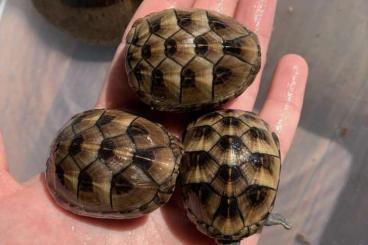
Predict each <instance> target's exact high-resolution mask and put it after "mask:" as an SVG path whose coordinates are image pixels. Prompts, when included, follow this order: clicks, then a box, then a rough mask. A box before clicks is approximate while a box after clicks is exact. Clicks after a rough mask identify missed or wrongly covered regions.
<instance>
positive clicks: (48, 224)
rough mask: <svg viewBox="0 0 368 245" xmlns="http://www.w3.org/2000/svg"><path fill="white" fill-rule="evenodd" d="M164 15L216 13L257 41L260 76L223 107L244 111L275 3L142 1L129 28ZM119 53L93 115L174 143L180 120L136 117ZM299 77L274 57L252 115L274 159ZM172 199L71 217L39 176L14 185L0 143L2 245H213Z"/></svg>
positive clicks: (296, 102)
mask: <svg viewBox="0 0 368 245" xmlns="http://www.w3.org/2000/svg"><path fill="white" fill-rule="evenodd" d="M170 7H176V8H191V7H195V8H204V9H210V10H215V11H218V12H222V13H223V14H226V15H229V16H233V17H234V18H236V19H237V20H238V21H239V22H240V23H242V24H244V25H245V26H247V27H248V28H249V29H250V30H252V31H254V32H256V33H257V35H258V37H259V40H260V44H261V49H262V69H261V71H260V72H259V74H258V76H257V78H256V80H255V81H254V83H253V84H252V85H251V86H250V87H249V88H248V89H247V90H246V91H245V92H244V93H243V94H242V95H241V96H239V97H238V98H237V99H235V100H234V101H232V102H230V103H228V104H226V105H225V106H224V107H225V108H232V109H241V110H252V109H253V106H254V103H255V100H256V97H257V94H258V88H259V84H260V80H261V77H262V71H263V67H264V66H265V65H264V64H265V63H266V54H267V47H268V43H269V40H270V36H271V30H272V25H273V18H274V13H275V8H276V1H275V0H226V1H221V0H197V1H194V0H171V1H170V0H155V1H152V0H146V1H144V2H143V3H142V5H141V6H140V8H139V9H138V10H137V12H136V14H135V16H134V18H133V21H134V19H137V18H139V17H142V16H145V15H146V14H148V13H151V12H155V11H160V10H162V9H166V8H170ZM123 49H124V41H123V42H122V44H121V45H120V46H119V48H118V49H117V52H116V55H115V57H114V60H113V62H112V66H111V70H110V72H109V74H108V76H107V78H106V81H105V85H104V88H103V90H102V91H101V95H100V97H99V99H98V101H97V104H96V107H97V108H102V107H107V108H120V109H123V110H124V109H125V110H129V111H131V112H136V113H139V114H141V115H147V117H149V118H155V119H157V120H159V121H160V122H161V123H163V124H164V125H165V126H166V127H167V128H168V129H169V130H171V131H172V132H174V133H176V134H177V135H180V133H181V131H182V130H183V128H184V127H185V123H183V121H185V118H183V117H182V116H180V115H176V114H172V113H171V114H170V113H162V112H160V113H158V112H152V111H149V110H148V109H144V108H145V107H144V106H143V105H142V104H141V103H140V102H139V101H138V99H137V98H136V97H135V95H134V94H133V93H132V92H131V90H130V88H129V86H128V84H127V77H126V74H125V71H124V55H123ZM307 73H308V67H307V64H306V62H305V61H304V59H303V58H301V57H300V56H298V55H294V54H289V55H286V56H284V57H282V58H281V59H280V61H279V62H278V65H277V67H276V68H275V72H274V75H273V78H272V81H271V87H270V89H269V91H268V95H267V97H266V100H265V102H264V105H263V107H262V108H261V110H260V111H259V114H260V116H261V117H262V118H263V119H264V120H265V121H267V122H268V123H269V124H270V126H271V128H272V129H273V130H274V131H275V132H276V134H277V135H278V136H279V140H280V146H281V157H282V159H284V158H285V156H286V155H287V152H288V150H289V148H290V145H291V143H292V140H293V137H294V133H295V130H296V128H297V125H298V122H299V117H300V113H301V109H302V104H303V97H304V91H305V85H306V80H307ZM142 108H143V109H142ZM10 147H11V146H10ZM10 164H11V163H10ZM281 181H282V180H281ZM178 196H179V195H178V193H176V194H175V195H174V198H173V199H172V200H171V201H170V202H169V203H168V204H167V205H165V206H164V207H162V208H160V209H158V210H156V211H154V212H152V213H151V214H149V215H147V216H145V217H142V218H138V219H134V220H100V219H93V218H88V217H80V216H76V215H74V214H71V213H69V212H67V211H64V210H63V209H61V208H59V207H58V206H57V205H56V204H55V203H54V201H53V200H52V199H51V197H50V195H49V194H48V192H47V189H46V186H45V181H44V174H39V175H37V176H35V177H33V178H32V179H31V180H29V181H28V182H26V183H24V184H20V183H18V182H16V181H15V180H14V179H13V177H12V176H10V175H9V173H8V170H7V162H6V154H5V149H4V144H3V141H2V138H1V137H0V241H1V243H2V244H151V245H154V244H170V245H172V244H213V243H214V241H213V240H211V239H209V238H207V237H206V236H205V235H202V234H201V233H200V232H198V231H197V230H196V228H195V226H194V225H193V224H192V223H190V221H189V220H188V219H187V218H186V217H185V213H184V211H183V209H182V208H181V207H180V200H179V199H180V198H178ZM280 229H281V228H280ZM259 237H260V233H257V234H256V235H253V236H251V237H248V238H247V239H244V240H243V241H242V244H247V245H252V244H256V243H257V241H258V239H259Z"/></svg>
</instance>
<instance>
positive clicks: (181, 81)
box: [125, 9, 261, 111]
mask: <svg viewBox="0 0 368 245" xmlns="http://www.w3.org/2000/svg"><path fill="white" fill-rule="evenodd" d="M126 42H127V44H126V51H125V53H126V69H127V73H128V80H129V84H130V86H131V87H132V88H133V90H134V91H136V93H137V94H138V96H139V97H140V99H141V100H142V101H143V102H145V103H146V104H148V105H149V106H151V107H153V108H155V109H157V110H162V111H188V110H192V109H200V108H204V107H210V106H215V105H218V104H221V103H224V102H226V101H228V100H230V99H232V98H234V97H236V96H238V95H240V94H241V93H242V92H243V91H244V90H245V89H246V88H247V87H248V86H249V85H250V84H251V83H252V82H253V80H254V78H255V76H256V74H257V72H258V71H259V69H260V66H261V51H260V45H259V42H258V39H257V36H256V34H254V33H253V32H251V31H249V30H248V29H247V28H246V27H244V26H242V25H241V24H240V23H238V22H236V21H235V20H234V19H233V18H231V17H228V16H225V15H221V14H219V13H216V12H212V11H208V10H202V9H193V10H179V9H168V10H164V11H161V12H157V13H153V14H150V15H148V16H146V17H144V18H141V19H138V20H137V21H136V22H135V23H134V24H133V27H132V29H131V30H130V31H129V33H128V36H127V40H126Z"/></svg>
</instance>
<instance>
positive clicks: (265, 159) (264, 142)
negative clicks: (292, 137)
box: [179, 110, 291, 244]
mask: <svg viewBox="0 0 368 245" xmlns="http://www.w3.org/2000/svg"><path fill="white" fill-rule="evenodd" d="M183 140H184V150H185V153H184V156H183V158H182V164H181V167H180V178H179V179H180V183H181V186H182V192H183V199H184V206H185V209H186V213H187V216H188V217H189V219H190V220H191V221H192V222H193V223H195V224H196V226H197V228H198V230H200V231H201V232H202V233H204V234H206V235H208V236H209V237H211V238H214V239H216V241H217V242H218V243H219V244H238V243H239V242H240V240H241V239H242V238H244V237H248V236H250V235H252V234H254V233H256V232H257V231H259V230H260V229H261V228H262V226H264V225H275V224H281V225H283V226H284V227H285V228H286V229H290V228H291V227H290V225H289V224H288V223H287V221H286V220H285V219H284V218H283V217H282V216H281V215H279V214H271V213H270V212H271V210H272V208H273V206H274V202H275V198H276V193H277V189H278V186H279V177H280V170H281V160H280V150H279V141H278V138H277V136H276V134H275V133H273V132H271V131H270V129H269V126H268V125H267V123H266V122H265V121H263V120H262V119H261V118H260V117H259V116H257V115H256V114H254V113H251V112H244V111H240V110H220V111H216V112H212V113H209V114H207V115H204V116H202V117H200V118H199V119H197V120H196V121H194V122H192V123H191V124H189V126H188V127H187V129H186V132H185V134H184V139H183Z"/></svg>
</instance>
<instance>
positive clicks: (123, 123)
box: [46, 109, 182, 219]
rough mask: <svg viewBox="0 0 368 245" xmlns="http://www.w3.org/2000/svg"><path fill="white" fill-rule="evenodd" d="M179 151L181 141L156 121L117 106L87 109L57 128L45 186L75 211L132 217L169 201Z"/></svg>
mask: <svg viewBox="0 0 368 245" xmlns="http://www.w3.org/2000/svg"><path fill="white" fill-rule="evenodd" d="M181 156H182V146H181V144H180V143H179V142H178V140H177V139H176V138H175V137H173V136H172V135H170V134H169V133H168V132H167V131H166V130H165V129H164V128H163V127H162V126H161V125H159V124H156V123H153V122H151V121H148V120H146V119H144V118H142V117H138V116H134V115H132V114H129V113H125V112H122V111H118V110H102V109H96V110H90V111H86V112H83V113H80V114H77V115H76V116H75V117H73V118H72V119H71V120H70V121H69V122H68V123H67V124H66V126H64V128H63V129H62V130H61V131H60V132H59V134H58V136H57V138H56V139H55V141H54V144H53V147H52V150H51V155H50V158H49V160H48V162H47V171H46V179H47V185H48V188H49V190H50V193H51V194H52V196H53V197H54V199H55V200H56V202H57V203H58V204H59V205H61V206H62V207H64V208H65V209H67V210H69V211H71V212H74V213H76V214H79V215H85V216H91V217H97V218H115V219H123V218H134V217H138V216H141V215H144V214H146V213H149V212H151V211H153V210H154V209H156V208H158V207H159V206H161V205H162V204H164V203H166V202H167V201H168V200H169V198H170V197H171V195H172V193H173V190H174V186H175V182H176V177H177V175H178V170H179V163H180V160H181Z"/></svg>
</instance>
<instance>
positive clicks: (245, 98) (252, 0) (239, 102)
mask: <svg viewBox="0 0 368 245" xmlns="http://www.w3.org/2000/svg"><path fill="white" fill-rule="evenodd" d="M276 3H277V1H276V0H270V1H264V0H240V1H239V4H238V8H237V10H236V13H235V18H236V19H237V20H238V21H239V22H240V23H241V24H243V25H244V26H246V27H247V28H248V29H249V30H251V31H253V32H255V33H256V34H257V36H258V39H259V42H260V46H261V69H260V71H259V72H258V75H257V77H256V79H255V80H254V82H253V83H252V85H251V86H250V87H249V88H248V89H247V90H246V91H245V92H244V93H243V94H242V95H240V96H239V97H238V98H237V99H236V100H234V101H233V102H232V103H230V105H229V107H231V108H233V109H241V110H248V111H249V110H252V109H253V107H254V103H255V101H256V98H257V94H258V90H259V85H260V81H261V78H262V73H263V69H264V67H265V63H266V57H267V51H268V43H269V41H270V37H271V32H272V27H273V21H274V17H275V11H276Z"/></svg>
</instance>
